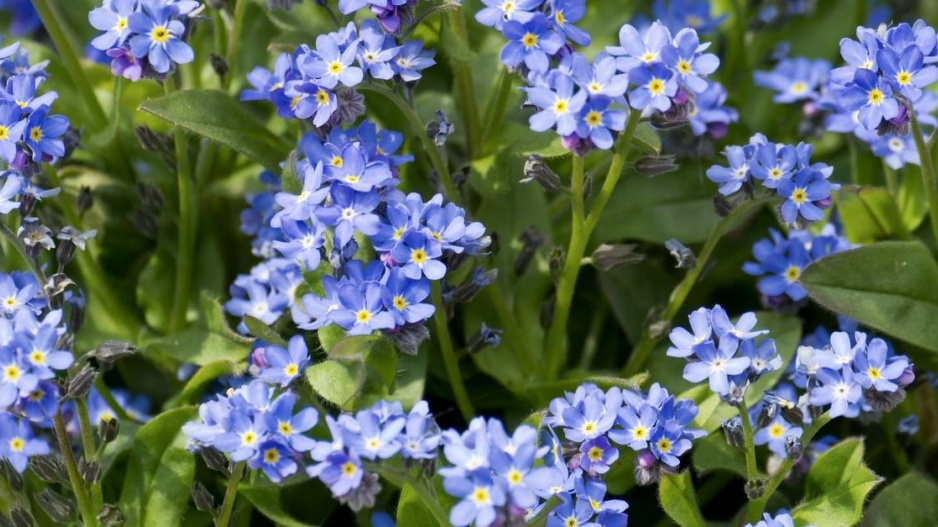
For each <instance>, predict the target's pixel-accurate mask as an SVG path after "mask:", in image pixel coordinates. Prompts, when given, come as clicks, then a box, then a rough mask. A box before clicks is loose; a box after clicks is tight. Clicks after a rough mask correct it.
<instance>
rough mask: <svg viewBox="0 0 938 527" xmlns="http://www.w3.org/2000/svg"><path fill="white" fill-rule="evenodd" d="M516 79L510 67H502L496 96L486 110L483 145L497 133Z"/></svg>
mask: <svg viewBox="0 0 938 527" xmlns="http://www.w3.org/2000/svg"><path fill="white" fill-rule="evenodd" d="M514 80H515V75H514V73H512V72H510V71H508V68H502V73H501V75H500V76H499V81H498V88H497V91H496V92H495V98H494V99H492V100H491V101H492V102H491V103H490V105H491V106H490V107H489V108H488V109H487V110H486V112H485V115H486V123H485V132H483V134H482V141H481V142H482V144H483V145H484V144H485V143H486V142H487V141H488V140H489V139H491V138H492V134H493V133H495V130H497V129H498V127H500V126H501V124H502V119H503V118H504V116H505V107H506V106H508V97H509V96H510V95H511V87H512V85H513V84H514Z"/></svg>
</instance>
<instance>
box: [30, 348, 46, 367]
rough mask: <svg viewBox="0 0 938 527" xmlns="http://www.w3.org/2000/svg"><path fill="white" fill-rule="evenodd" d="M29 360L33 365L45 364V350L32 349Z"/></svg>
mask: <svg viewBox="0 0 938 527" xmlns="http://www.w3.org/2000/svg"><path fill="white" fill-rule="evenodd" d="M29 362H31V363H33V364H35V365H37V366H41V365H43V364H45V363H46V352H44V351H42V350H33V352H32V353H30V354H29Z"/></svg>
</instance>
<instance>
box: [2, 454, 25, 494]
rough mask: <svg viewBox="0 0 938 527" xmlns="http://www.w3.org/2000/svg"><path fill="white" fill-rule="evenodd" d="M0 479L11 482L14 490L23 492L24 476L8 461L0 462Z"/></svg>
mask: <svg viewBox="0 0 938 527" xmlns="http://www.w3.org/2000/svg"><path fill="white" fill-rule="evenodd" d="M0 477H2V478H3V479H5V480H6V481H7V482H9V484H10V486H11V487H13V490H15V491H17V492H20V491H22V490H23V476H22V474H20V473H19V472H17V470H16V469H15V468H13V465H11V464H10V462H9V461H8V460H6V459H4V460H2V461H0Z"/></svg>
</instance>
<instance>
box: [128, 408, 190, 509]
mask: <svg viewBox="0 0 938 527" xmlns="http://www.w3.org/2000/svg"><path fill="white" fill-rule="evenodd" d="M195 415H196V408H195V407H192V406H187V407H184V408H177V409H175V410H169V411H167V412H164V413H162V414H160V415H158V416H156V417H154V418H153V420H152V421H150V422H148V423H147V424H145V425H143V426H142V427H140V430H139V431H138V432H137V434H136V436H135V437H134V444H133V447H132V448H131V451H130V459H129V461H128V464H127V475H126V476H125V478H124V486H123V489H122V493H121V498H120V506H121V510H122V511H123V513H124V516H125V518H126V523H125V525H154V526H156V525H181V524H182V523H183V522H182V518H183V516H184V514H185V513H186V510H187V509H188V504H189V492H190V490H191V487H192V482H193V480H194V479H195V457H194V456H193V455H192V454H191V453H189V452H188V451H187V450H186V442H187V438H186V435H185V434H183V433H182V431H181V429H182V426H183V425H184V424H185V423H186V422H188V421H189V420H190V419H192V418H193V417H194V416H195Z"/></svg>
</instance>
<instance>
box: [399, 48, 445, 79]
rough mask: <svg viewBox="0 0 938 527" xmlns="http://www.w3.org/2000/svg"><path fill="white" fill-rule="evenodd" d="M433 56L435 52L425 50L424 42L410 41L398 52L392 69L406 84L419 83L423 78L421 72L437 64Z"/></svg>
mask: <svg viewBox="0 0 938 527" xmlns="http://www.w3.org/2000/svg"><path fill="white" fill-rule="evenodd" d="M433 55H434V51H433V50H425V49H423V42H422V41H420V40H408V41H407V42H404V44H403V45H402V46H401V49H400V51H398V52H397V58H395V59H394V61H392V62H391V67H392V68H393V69H394V73H395V74H397V76H398V77H400V78H401V80H403V81H404V82H417V81H418V80H420V79H421V77H422V75H421V74H420V72H421V71H423V70H425V69H427V68H429V67H430V66H433V65H434V64H436V61H435V60H433Z"/></svg>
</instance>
